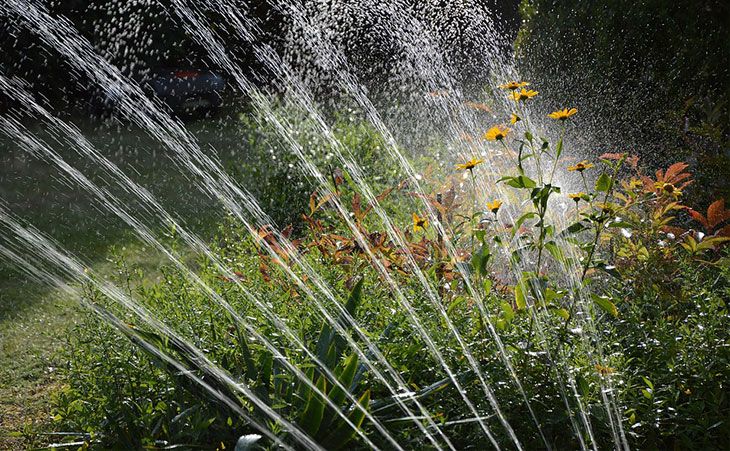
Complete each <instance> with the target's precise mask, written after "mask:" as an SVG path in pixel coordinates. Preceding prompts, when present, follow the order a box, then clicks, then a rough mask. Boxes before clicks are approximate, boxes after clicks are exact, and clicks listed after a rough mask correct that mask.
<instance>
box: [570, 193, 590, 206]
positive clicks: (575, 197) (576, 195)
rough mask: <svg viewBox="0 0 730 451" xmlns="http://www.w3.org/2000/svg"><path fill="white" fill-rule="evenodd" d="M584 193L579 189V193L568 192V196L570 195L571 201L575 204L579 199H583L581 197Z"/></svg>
mask: <svg viewBox="0 0 730 451" xmlns="http://www.w3.org/2000/svg"><path fill="white" fill-rule="evenodd" d="M585 195H586V193H584V192H583V191H581V192H579V193H570V194H568V197H570V198H571V199H573V201H574V202H575V203H576V204H577V203H578V202H580V201H581V199H583V197H584V196H585Z"/></svg>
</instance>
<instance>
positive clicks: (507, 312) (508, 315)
mask: <svg viewBox="0 0 730 451" xmlns="http://www.w3.org/2000/svg"><path fill="white" fill-rule="evenodd" d="M500 305H501V306H502V313H504V320H505V321H506V322H508V323H509V322H511V321H512V318H514V317H515V311H514V310H513V309H512V306H511V305H509V302H505V301H502V302H501V303H500Z"/></svg>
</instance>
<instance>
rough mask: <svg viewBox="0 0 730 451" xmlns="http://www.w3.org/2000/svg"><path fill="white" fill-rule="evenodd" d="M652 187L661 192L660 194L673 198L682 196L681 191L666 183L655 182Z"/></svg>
mask: <svg viewBox="0 0 730 451" xmlns="http://www.w3.org/2000/svg"><path fill="white" fill-rule="evenodd" d="M654 186H655V187H656V188H657V189H658V190H661V194H666V195H669V196H674V197H679V196H681V195H682V190H680V189H679V188H677V187H676V186H674V185H673V184H671V183H667V182H656V183H655V184H654Z"/></svg>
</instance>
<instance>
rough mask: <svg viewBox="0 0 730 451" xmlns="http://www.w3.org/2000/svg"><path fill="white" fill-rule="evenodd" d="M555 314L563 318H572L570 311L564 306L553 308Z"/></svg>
mask: <svg viewBox="0 0 730 451" xmlns="http://www.w3.org/2000/svg"><path fill="white" fill-rule="evenodd" d="M551 311H552V312H553V314H555V315H557V316H559V317H561V318H563V319H564V320H566V321H568V319H570V313H568V311H567V310H566V309H564V308H556V309H552V310H551Z"/></svg>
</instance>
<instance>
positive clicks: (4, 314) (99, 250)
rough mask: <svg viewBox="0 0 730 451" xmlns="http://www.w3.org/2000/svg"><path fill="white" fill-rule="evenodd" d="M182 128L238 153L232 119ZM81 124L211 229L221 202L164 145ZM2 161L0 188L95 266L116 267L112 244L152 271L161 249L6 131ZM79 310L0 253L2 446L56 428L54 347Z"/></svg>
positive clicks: (137, 175)
mask: <svg viewBox="0 0 730 451" xmlns="http://www.w3.org/2000/svg"><path fill="white" fill-rule="evenodd" d="M188 128H189V129H191V130H192V131H193V132H194V133H195V134H196V136H197V137H198V139H199V140H200V143H201V145H203V146H208V145H212V146H213V147H215V148H216V149H219V150H225V151H226V155H225V157H227V158H229V160H230V159H233V160H235V159H236V158H237V157H238V155H239V154H238V153H237V151H239V150H241V149H240V147H241V146H242V145H243V144H244V142H243V140H241V139H240V136H239V135H238V133H237V128H236V126H235V122H233V121H232V120H230V119H229V120H225V119H222V120H207V121H197V122H194V123H190V124H188ZM82 129H83V131H84V134H85V135H86V136H87V137H90V139H91V140H92V142H94V144H95V145H97V147H98V148H99V149H100V150H102V152H103V153H104V154H105V156H107V157H108V158H109V159H111V160H112V161H114V162H115V163H116V164H117V165H118V166H119V167H120V168H122V169H123V170H124V171H125V172H126V173H128V174H129V175H130V176H132V178H133V179H134V180H135V181H137V182H138V183H139V184H141V185H143V186H145V187H146V188H148V189H149V190H150V191H151V192H152V193H153V194H154V195H155V196H156V197H157V198H158V199H159V200H161V201H162V203H163V205H165V206H166V207H168V209H169V210H170V211H172V212H174V213H175V214H177V215H178V216H179V217H180V218H181V219H183V220H184V221H185V222H186V223H187V224H188V226H189V228H190V229H191V230H193V231H195V232H197V233H199V234H201V236H203V237H206V238H208V237H210V235H211V233H212V231H213V229H214V226H215V224H217V223H218V221H219V220H220V218H221V214H222V210H221V209H220V208H218V207H217V204H215V203H213V202H212V201H210V200H209V199H207V198H206V197H205V196H203V195H201V194H200V193H196V192H194V191H193V190H191V189H188V188H187V186H188V185H189V181H188V180H187V179H186V178H185V176H184V174H183V173H182V172H181V171H179V170H178V169H176V168H175V167H174V166H173V165H172V164H171V163H170V160H169V158H168V155H169V151H167V150H166V149H164V148H162V147H161V145H160V144H159V143H156V142H154V141H153V140H151V139H150V138H149V137H147V136H146V135H145V134H144V133H142V132H140V131H139V130H136V129H134V128H133V127H126V126H124V127H109V126H106V127H97V126H91V125H88V124H82ZM31 130H33V129H31ZM33 131H34V132H39V131H40V127H38V128H36V129H35V130H33ZM40 133H42V132H40ZM236 143H238V146H236ZM58 150H59V152H60V153H61V154H62V155H63V156H64V158H65V159H66V160H67V161H68V162H69V163H71V164H72V165H73V166H75V167H77V168H78V169H80V170H82V171H83V172H84V173H85V174H88V175H89V176H90V178H91V179H92V180H93V181H94V182H95V183H98V184H103V183H105V180H104V179H103V177H102V176H101V174H99V173H98V172H99V171H98V170H97V168H95V167H94V165H92V164H90V163H88V162H87V161H85V160H84V159H82V158H79V157H78V156H76V155H74V153H73V152H72V151H71V150H69V149H63V148H58ZM221 158H223V157H221ZM0 167H2V168H3V171H2V172H0V198H1V199H3V200H4V201H5V202H6V203H7V204H8V206H9V209H10V210H11V211H12V212H13V213H14V214H16V215H18V216H19V217H20V218H22V219H23V220H25V221H27V222H28V223H30V224H33V225H34V226H35V227H37V228H38V229H40V230H41V231H43V232H45V233H48V234H49V235H51V236H52V237H53V238H55V239H57V240H58V241H59V242H60V243H61V244H63V246H64V247H65V248H66V249H68V250H69V251H72V252H73V253H74V254H75V255H77V256H78V257H79V258H80V259H82V260H83V261H84V262H85V263H86V264H88V265H89V266H90V267H92V268H93V269H94V270H96V271H97V272H99V273H100V274H102V275H104V274H109V273H110V272H111V271H112V270H113V265H112V263H111V262H110V261H109V253H110V250H111V249H112V248H114V249H116V250H117V252H118V253H120V254H122V255H124V256H125V257H126V258H127V260H128V261H130V262H132V263H134V264H137V265H140V266H142V267H143V268H144V273H145V274H146V275H148V276H149V277H150V278H154V277H155V274H156V269H157V267H158V265H159V263H161V259H160V258H161V257H160V256H159V255H157V254H156V253H154V252H151V250H150V249H149V248H148V247H146V246H144V245H143V244H142V243H141V242H140V241H139V239H137V238H136V237H135V236H134V234H133V233H132V232H131V230H129V229H128V228H127V227H126V226H124V225H123V224H121V223H120V221H118V220H117V219H116V218H115V217H114V216H113V215H112V214H110V213H105V212H103V211H100V210H99V208H98V205H97V204H95V202H94V201H93V199H92V198H91V197H90V196H89V195H87V194H86V193H85V192H83V191H82V190H80V189H79V188H75V187H69V186H67V185H65V184H64V183H63V182H61V181H60V180H59V172H58V170H56V169H55V168H53V167H51V166H50V165H48V164H47V163H44V162H41V161H37V160H35V159H33V158H31V157H28V156H27V155H25V154H24V152H22V151H21V150H20V149H18V148H17V146H15V145H14V144H13V143H10V142H8V141H7V140H6V141H0ZM159 232H160V233H163V231H159ZM80 317H81V308H80V307H79V305H78V300H77V299H69V298H68V296H66V295H64V294H62V293H60V292H59V291H58V290H57V289H54V288H52V287H48V286H43V285H41V284H39V283H37V282H35V281H32V280H30V279H29V278H28V277H27V276H24V275H22V274H20V273H18V272H17V271H15V270H14V269H13V268H11V267H10V265H9V264H8V263H7V262H4V261H2V260H1V259H0V449H17V448H18V447H27V446H39V445H43V444H48V443H50V442H53V441H54V438H56V439H57V438H58V437H54V436H52V435H46V434H47V433H49V432H52V431H53V423H52V419H51V401H52V397H53V393H54V392H55V391H56V390H57V389H58V388H59V387H61V386H62V385H63V383H64V381H63V379H62V378H61V377H60V376H58V370H57V369H58V368H59V367H61V366H63V365H64V362H63V360H62V358H61V357H60V353H59V351H60V350H62V348H63V347H64V345H65V343H66V341H67V337H68V334H69V333H70V332H71V330H72V329H73V326H74V324H75V322H76V321H77V320H78V319H79V318H80Z"/></svg>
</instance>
